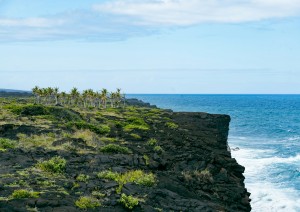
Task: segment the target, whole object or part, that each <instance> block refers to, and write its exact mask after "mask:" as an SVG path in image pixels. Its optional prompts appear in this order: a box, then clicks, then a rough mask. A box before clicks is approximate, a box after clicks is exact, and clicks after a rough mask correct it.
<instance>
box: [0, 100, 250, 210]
mask: <svg viewBox="0 0 300 212" xmlns="http://www.w3.org/2000/svg"><path fill="white" fill-rule="evenodd" d="M2 105H4V106H3V109H1V113H2V114H0V117H1V120H0V138H2V140H4V139H6V141H7V142H8V143H9V142H11V143H12V144H13V145H11V147H6V148H4V147H3V145H2V149H3V150H2V152H1V151H0V167H1V169H0V211H27V210H38V211H80V210H83V209H87V210H91V211H93V210H94V211H126V210H133V211H250V210H251V207H250V203H249V195H250V194H249V193H248V192H247V190H246V189H245V186H244V176H243V172H244V167H242V166H240V165H239V164H238V163H237V162H236V160H235V159H233V158H231V154H230V152H229V151H228V149H227V148H228V145H227V136H228V130H229V122H230V117H229V116H227V115H212V114H207V113H175V112H172V111H166V110H161V109H157V108H150V107H144V106H141V105H139V106H130V107H127V108H125V109H122V108H111V109H110V110H86V111H83V110H82V109H74V108H73V109H68V108H62V107H50V106H33V105H27V104H24V103H20V104H17V105H13V106H12V105H11V103H10V102H7V100H2ZM2 143H3V142H2ZM0 145H1V144H0ZM6 146H7V145H6ZM0 147H1V146H0ZM0 149H1V148H0ZM57 156H59V159H63V160H64V162H65V163H64V164H62V165H61V167H58V168H57V170H58V171H56V169H54V168H52V169H50V168H51V164H50V165H49V164H48V166H44V165H45V164H46V162H47V161H48V162H49V161H50V160H51V159H52V162H53V158H54V157H57ZM56 159H57V158H56ZM60 162H61V161H56V162H55V163H57V164H59V163H60ZM43 164H44V165H43ZM52 165H53V164H52ZM45 167H46V168H45ZM47 167H48V169H47ZM49 167H50V168H49ZM60 168H61V169H60ZM20 190H26V191H28V192H32V193H30V195H29V194H28V195H27V196H26V195H25V197H24V196H23V197H22V195H21V196H18V195H16V191H20ZM84 198H85V199H84ZM130 198H131V199H130ZM135 201H137V202H135ZM126 203H127V204H126ZM129 206H132V207H131V208H130V207H129Z"/></svg>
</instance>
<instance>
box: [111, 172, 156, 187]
mask: <svg viewBox="0 0 300 212" xmlns="http://www.w3.org/2000/svg"><path fill="white" fill-rule="evenodd" d="M117 182H118V184H119V188H118V189H117V192H118V193H120V192H121V190H122V188H123V185H125V184H126V183H136V184H138V185H144V186H148V187H150V186H153V185H154V184H155V183H156V178H155V175H154V174H152V173H150V174H146V173H145V172H143V171H142V170H134V171H128V172H125V173H124V174H120V175H119V176H118V178H117Z"/></svg>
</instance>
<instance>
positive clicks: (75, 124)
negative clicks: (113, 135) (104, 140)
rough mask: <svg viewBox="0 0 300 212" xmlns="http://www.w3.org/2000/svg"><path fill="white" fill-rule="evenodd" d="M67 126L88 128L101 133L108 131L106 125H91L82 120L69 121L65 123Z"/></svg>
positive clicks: (108, 128)
mask: <svg viewBox="0 0 300 212" xmlns="http://www.w3.org/2000/svg"><path fill="white" fill-rule="evenodd" d="M66 126H67V127H68V128H72V127H76V128H77V129H89V130H90V131H92V132H94V133H97V134H100V135H103V134H107V133H109V132H110V127H109V126H107V125H97V126H96V125H93V124H89V123H87V122H84V121H80V122H69V123H67V124H66Z"/></svg>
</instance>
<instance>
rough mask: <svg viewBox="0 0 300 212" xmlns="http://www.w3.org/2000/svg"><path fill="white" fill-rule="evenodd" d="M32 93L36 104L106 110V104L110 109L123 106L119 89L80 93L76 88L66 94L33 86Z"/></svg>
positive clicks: (49, 88) (90, 90) (57, 90)
mask: <svg viewBox="0 0 300 212" xmlns="http://www.w3.org/2000/svg"><path fill="white" fill-rule="evenodd" d="M32 93H33V95H34V96H35V103H36V104H46V105H51V104H55V105H68V106H79V107H84V108H87V107H97V108H101V107H102V108H106V107H107V104H108V103H110V106H111V107H120V106H121V105H123V107H124V106H125V94H121V89H119V88H118V89H117V91H116V92H108V91H107V89H102V90H101V91H100V92H98V91H94V90H92V89H87V90H84V91H83V92H81V93H80V92H79V91H78V89H77V88H72V90H71V91H70V92H69V93H66V92H59V88H51V87H48V88H39V87H38V86H35V87H34V88H33V89H32Z"/></svg>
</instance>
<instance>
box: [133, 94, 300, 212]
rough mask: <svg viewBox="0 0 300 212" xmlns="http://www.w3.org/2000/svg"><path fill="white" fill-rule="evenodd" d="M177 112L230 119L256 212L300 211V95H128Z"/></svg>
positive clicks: (233, 145)
mask: <svg viewBox="0 0 300 212" xmlns="http://www.w3.org/2000/svg"><path fill="white" fill-rule="evenodd" d="M128 97H134V98H138V99H141V100H143V101H145V102H149V103H151V104H155V105H157V106H158V107H161V108H169V109H172V110H174V111H190V112H192V111H193V112H197V111H198V112H199V111H201V112H208V113H219V114H229V115H230V116H231V119H232V120H231V123H230V132H229V140H228V142H229V146H230V147H231V148H236V147H239V149H240V150H238V151H232V156H233V157H235V158H236V159H237V161H238V162H239V163H240V164H241V165H243V166H245V167H246V171H245V177H246V181H245V183H246V187H247V189H248V190H249V192H251V199H252V202H251V205H252V208H253V211H287V212H293V211H300V95H128Z"/></svg>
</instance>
